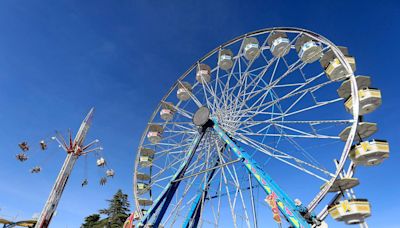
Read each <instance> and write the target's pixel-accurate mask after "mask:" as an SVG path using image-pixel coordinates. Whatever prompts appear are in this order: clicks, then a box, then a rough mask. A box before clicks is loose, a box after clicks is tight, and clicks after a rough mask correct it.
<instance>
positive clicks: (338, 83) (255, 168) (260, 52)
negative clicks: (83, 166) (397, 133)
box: [124, 28, 389, 228]
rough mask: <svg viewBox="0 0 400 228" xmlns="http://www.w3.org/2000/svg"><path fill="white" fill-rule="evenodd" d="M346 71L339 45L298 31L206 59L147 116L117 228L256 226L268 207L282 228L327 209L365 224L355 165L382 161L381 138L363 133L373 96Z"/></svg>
mask: <svg viewBox="0 0 400 228" xmlns="http://www.w3.org/2000/svg"><path fill="white" fill-rule="evenodd" d="M355 70H356V61H355V58H354V57H353V56H352V55H351V54H350V52H349V50H348V49H347V48H346V47H339V46H336V45H335V44H334V43H332V42H331V41H329V40H328V39H326V38H325V37H323V36H321V35H319V34H316V33H314V32H311V31H307V30H304V29H298V28H271V29H262V30H258V31H255V32H251V33H247V34H244V35H242V36H239V37H237V38H235V39H233V40H230V41H228V42H226V43H224V44H222V45H220V46H219V47H218V48H216V49H214V50H212V51H211V52H209V53H208V54H206V55H205V56H204V57H202V58H201V59H199V60H198V61H197V62H196V63H195V64H193V65H192V66H191V67H190V68H189V69H188V70H187V71H186V72H185V73H184V74H183V75H182V76H181V77H180V78H179V79H178V81H177V82H176V83H175V84H174V85H173V86H172V87H171V88H170V90H169V91H168V92H167V94H166V95H165V96H164V97H163V98H162V100H161V102H160V103H159V105H158V106H157V108H156V110H155V111H154V113H153V114H152V116H151V118H150V121H149V122H148V125H147V127H146V129H145V131H144V133H143V135H142V138H141V141H140V145H139V148H138V153H137V157H136V159H135V166H134V175H133V194H134V202H135V206H136V210H135V211H134V212H133V213H132V215H131V216H130V217H129V218H128V220H127V221H126V223H125V226H124V227H178V226H180V227H198V226H199V227H201V226H204V227H208V226H213V227H219V226H221V227H238V226H246V227H258V226H260V224H264V222H265V221H267V220H268V219H267V218H266V217H265V216H263V215H264V214H265V213H266V211H268V210H267V207H269V208H270V210H272V216H271V217H272V219H273V221H275V222H276V223H278V224H279V225H280V226H284V227H296V228H300V227H304V228H306V227H326V226H327V225H326V222H325V219H326V218H327V216H328V214H330V215H331V217H332V218H333V219H334V220H336V221H339V222H344V223H346V224H360V226H362V227H367V224H366V223H365V219H366V218H368V217H369V216H370V215H371V206H370V203H369V201H368V200H366V199H361V198H357V197H356V195H355V193H354V188H355V187H356V186H357V185H359V184H360V181H359V180H358V179H357V178H356V177H355V170H356V168H357V166H360V165H362V166H374V165H378V164H380V163H382V162H383V161H384V160H385V159H386V158H388V157H389V144H388V142H387V141H385V140H378V139H373V138H371V137H372V135H373V134H374V133H375V132H376V131H377V129H378V128H377V124H376V123H373V122H366V121H365V117H364V115H367V114H369V113H371V112H373V111H374V110H376V109H377V108H378V107H379V106H380V105H381V103H382V98H381V92H380V90H379V89H376V88H372V87H371V84H372V83H371V79H370V77H369V76H362V75H359V76H356V75H354V71H355ZM332 161H334V162H333V163H332ZM296 183H297V184H296ZM299 185H301V186H299ZM304 186H307V189H306V190H304ZM290 196H296V198H301V200H300V199H295V200H294V199H293V198H291V197H290ZM264 199H265V200H264ZM302 201H303V202H307V204H303V203H302Z"/></svg>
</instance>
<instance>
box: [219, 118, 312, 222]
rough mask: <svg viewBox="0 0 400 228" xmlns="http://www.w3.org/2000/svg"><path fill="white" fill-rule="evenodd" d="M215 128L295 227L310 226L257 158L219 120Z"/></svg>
mask: <svg viewBox="0 0 400 228" xmlns="http://www.w3.org/2000/svg"><path fill="white" fill-rule="evenodd" d="M213 122H214V126H213V128H214V130H215V131H216V132H217V133H218V135H219V136H220V137H221V139H222V140H224V141H225V143H226V144H227V146H228V147H230V148H231V150H232V151H233V152H234V154H235V155H236V156H237V157H238V158H242V159H243V160H242V162H243V164H244V165H245V167H246V168H247V169H248V171H249V172H250V173H251V174H252V175H253V177H254V178H255V179H256V180H257V182H258V183H259V184H260V186H261V187H262V189H263V190H264V191H265V192H266V193H267V195H268V196H269V195H275V196H276V202H277V205H278V208H279V211H280V212H281V213H282V214H283V215H284V216H285V218H286V219H287V220H288V221H289V222H290V224H291V225H292V226H293V227H296V228H301V227H304V228H306V227H310V228H311V225H310V224H308V223H307V221H306V220H305V219H304V218H303V216H301V215H300V213H299V211H298V210H299V208H298V207H297V206H296V205H295V204H294V201H293V200H292V199H291V198H290V197H289V196H288V195H287V194H286V193H285V192H284V191H283V190H282V189H281V188H280V187H279V186H278V185H277V184H276V183H275V182H274V181H273V180H272V178H271V177H270V176H269V175H268V174H267V173H265V172H264V171H263V170H262V169H261V168H260V166H259V165H258V164H257V162H256V161H255V160H253V159H252V158H251V157H250V156H249V155H248V154H247V153H246V152H245V151H243V150H242V149H241V148H240V147H238V146H237V145H236V144H235V143H234V142H233V141H232V139H231V138H230V137H229V136H228V135H227V134H226V133H225V131H224V130H223V129H222V128H220V127H219V125H218V122H217V120H215V119H214V120H213Z"/></svg>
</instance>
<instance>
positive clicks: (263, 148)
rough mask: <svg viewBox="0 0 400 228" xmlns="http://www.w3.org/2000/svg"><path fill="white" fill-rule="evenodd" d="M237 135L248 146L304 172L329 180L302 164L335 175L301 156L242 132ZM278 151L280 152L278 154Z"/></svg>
mask: <svg viewBox="0 0 400 228" xmlns="http://www.w3.org/2000/svg"><path fill="white" fill-rule="evenodd" d="M237 136H238V137H237V138H236V139H237V140H238V141H240V142H242V143H244V144H246V145H247V146H250V147H252V148H254V149H255V150H257V151H260V152H262V153H264V154H266V155H269V156H270V157H273V158H275V159H277V160H279V161H282V162H284V163H286V164H288V165H290V166H293V167H295V168H297V169H299V170H301V171H303V172H305V173H307V174H310V175H312V176H314V177H317V178H318V179H320V180H323V181H327V179H326V178H323V177H321V176H319V175H317V174H315V173H314V172H312V171H310V170H308V169H305V168H304V167H303V166H302V165H306V166H308V167H310V168H312V169H314V170H317V171H319V172H322V173H324V174H325V175H328V176H330V177H331V176H333V174H332V173H330V172H328V171H326V170H324V169H321V168H319V167H317V166H315V165H312V164H310V163H308V162H305V161H303V160H301V159H299V158H296V157H294V156H292V155H289V154H288V153H284V152H282V151H280V150H278V149H275V148H273V147H270V146H268V145H265V144H261V143H259V142H258V141H256V140H253V139H250V138H248V137H246V136H243V135H240V134H238V135H237ZM276 153H278V154H276ZM290 161H294V162H296V164H294V163H292V162H290Z"/></svg>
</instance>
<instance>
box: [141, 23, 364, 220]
mask: <svg viewBox="0 0 400 228" xmlns="http://www.w3.org/2000/svg"><path fill="white" fill-rule="evenodd" d="M274 31H277V32H288V33H299V34H306V35H308V36H310V37H312V38H314V39H316V40H317V41H319V42H321V43H323V44H325V45H327V46H329V48H331V49H332V51H333V52H334V53H335V54H336V56H337V57H338V59H339V61H340V62H341V63H342V64H343V65H344V67H345V69H346V70H347V71H348V73H349V74H348V79H349V81H350V84H351V87H350V89H351V95H352V101H353V105H354V106H353V109H352V116H353V122H352V124H351V130H350V132H349V136H348V138H347V140H346V143H345V146H344V148H343V151H342V153H341V157H340V161H339V164H338V168H337V169H336V172H335V174H334V176H333V177H332V178H331V179H330V180H329V182H328V183H327V184H326V185H325V187H324V188H323V189H321V190H320V192H319V193H318V194H317V195H316V196H315V198H314V199H313V200H312V201H311V202H310V204H309V205H308V209H309V210H310V211H313V210H314V209H315V207H316V206H317V205H318V204H319V203H320V202H321V201H322V200H323V198H324V197H325V196H326V195H327V193H328V190H329V188H330V187H331V186H332V184H333V181H334V180H336V179H337V178H338V177H339V175H340V172H341V171H342V170H343V169H344V167H345V163H346V161H347V160H348V154H349V152H350V149H351V145H352V143H353V139H354V135H355V133H356V127H357V125H358V122H359V119H358V116H359V103H358V93H357V91H358V88H357V82H356V80H355V76H354V72H353V70H352V68H351V66H350V65H349V63H348V62H347V60H346V59H345V56H344V54H343V53H342V52H341V50H340V49H339V48H338V47H337V46H336V45H335V44H334V43H333V42H331V41H330V40H328V39H327V38H325V37H324V36H322V35H320V34H317V33H315V32H312V31H310V30H307V29H302V28H296V27H272V28H265V29H260V30H256V31H253V32H249V33H246V34H243V35H240V36H237V37H235V38H233V39H231V40H229V41H227V42H225V43H223V44H221V45H219V46H217V47H216V48H214V49H213V50H211V51H210V52H208V53H207V54H206V55H204V56H203V57H201V58H200V59H198V60H197V61H196V62H195V63H194V64H193V65H191V66H190V67H189V68H188V70H186V71H185V72H184V73H183V74H182V75H181V76H180V77H179V78H178V80H177V81H176V82H175V83H174V84H173V85H172V86H171V88H170V89H169V91H168V92H167V93H166V94H165V95H164V97H163V98H162V99H161V102H159V103H158V105H157V106H156V108H155V111H154V112H153V113H152V115H151V117H150V120H149V121H148V124H147V125H146V128H145V129H144V132H143V134H142V137H141V140H140V143H139V147H138V151H139V150H140V148H141V147H142V145H143V142H144V140H145V138H146V132H147V131H148V129H149V124H150V123H152V120H153V119H154V118H155V117H156V115H157V114H158V110H159V109H160V107H161V106H162V104H163V103H165V101H166V98H168V97H169V96H170V95H171V93H172V92H173V91H174V89H175V88H176V86H177V84H178V83H179V82H181V81H183V79H185V78H186V77H187V76H188V75H189V74H190V73H191V72H192V71H193V70H194V69H195V68H196V67H197V66H198V65H199V64H200V63H202V62H203V61H204V60H206V59H207V58H208V57H210V56H212V55H214V54H215V53H217V52H218V51H220V50H221V49H222V48H224V47H226V46H229V45H231V44H233V43H235V42H238V41H240V40H242V39H244V38H246V37H251V36H257V35H261V34H265V33H270V32H274ZM138 162H139V153H138V154H137V156H136V158H135V161H134V175H133V185H134V186H133V193H134V201H135V206H136V209H137V210H138V211H139V214H140V209H141V207H140V206H139V203H138V198H139V197H138V195H137V188H136V183H137V175H136V174H137V173H138ZM349 173H350V172H349ZM350 174H351V176H352V174H353V173H352V172H351V173H350Z"/></svg>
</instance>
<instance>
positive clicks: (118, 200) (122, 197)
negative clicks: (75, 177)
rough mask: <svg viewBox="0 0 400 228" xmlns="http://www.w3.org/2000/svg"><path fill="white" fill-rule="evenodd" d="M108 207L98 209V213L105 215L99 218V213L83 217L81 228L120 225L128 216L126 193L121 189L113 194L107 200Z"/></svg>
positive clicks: (102, 227) (101, 227)
mask: <svg viewBox="0 0 400 228" xmlns="http://www.w3.org/2000/svg"><path fill="white" fill-rule="evenodd" d="M107 202H108V207H107V208H105V209H101V210H99V213H100V214H103V215H105V216H106V217H105V218H103V219H100V214H92V215H89V216H88V217H86V218H85V222H84V223H83V224H82V226H81V228H89V227H90V228H104V227H110V228H114V227H118V228H119V227H122V226H123V224H124V222H125V220H126V219H127V218H128V216H129V201H128V195H127V194H124V193H123V192H122V190H121V189H119V190H118V191H117V193H115V194H114V196H113V198H112V199H111V200H107Z"/></svg>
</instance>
